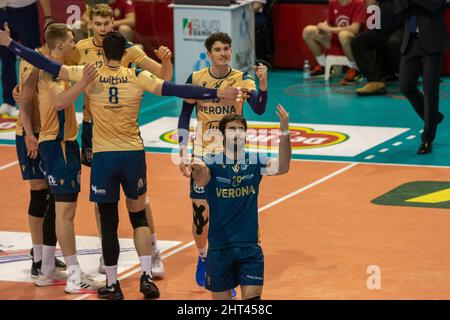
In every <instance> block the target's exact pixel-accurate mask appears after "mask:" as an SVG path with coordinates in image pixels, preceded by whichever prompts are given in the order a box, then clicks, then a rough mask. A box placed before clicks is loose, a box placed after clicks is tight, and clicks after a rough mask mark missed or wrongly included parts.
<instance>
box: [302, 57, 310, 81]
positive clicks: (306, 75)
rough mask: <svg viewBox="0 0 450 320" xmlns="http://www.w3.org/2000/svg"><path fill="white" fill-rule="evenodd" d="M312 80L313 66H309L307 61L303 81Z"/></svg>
mask: <svg viewBox="0 0 450 320" xmlns="http://www.w3.org/2000/svg"><path fill="white" fill-rule="evenodd" d="M309 78H311V66H310V65H309V61H308V60H305V63H304V64H303V79H309Z"/></svg>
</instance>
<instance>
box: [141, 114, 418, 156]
mask: <svg viewBox="0 0 450 320" xmlns="http://www.w3.org/2000/svg"><path fill="white" fill-rule="evenodd" d="M177 124H178V117H162V118H159V119H157V120H154V121H152V122H150V123H147V124H145V125H143V126H140V128H139V129H140V132H141V136H142V138H143V140H144V144H145V146H146V147H151V148H162V149H166V150H167V152H173V153H176V154H178V136H177V130H176V128H177ZM196 125H197V121H196V119H191V126H192V127H191V132H190V141H192V138H193V135H194V133H193V128H195V127H196ZM248 125H249V130H248V132H247V136H248V137H247V147H248V148H249V151H251V152H260V153H264V152H267V153H276V152H277V151H278V147H277V144H278V143H279V129H278V128H279V125H280V124H279V123H277V122H264V121H248ZM290 131H291V141H292V147H293V150H292V153H293V154H294V155H295V154H298V155H314V156H333V157H355V156H358V155H359V154H361V153H363V152H366V151H369V150H371V149H372V148H375V147H378V146H379V145H381V144H382V143H385V142H387V141H389V140H391V139H394V138H396V137H398V136H399V135H401V134H404V133H406V132H407V131H409V128H395V127H375V126H353V125H352V126H351V125H333V124H312V123H295V122H293V123H291V127H290ZM207 133H208V132H207Z"/></svg>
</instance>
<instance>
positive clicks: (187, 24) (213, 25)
mask: <svg viewBox="0 0 450 320" xmlns="http://www.w3.org/2000/svg"><path fill="white" fill-rule="evenodd" d="M182 24H183V35H184V36H185V37H204V38H206V37H208V36H209V35H210V34H212V33H215V32H220V31H221V29H222V28H221V24H220V20H219V19H192V18H183V20H182Z"/></svg>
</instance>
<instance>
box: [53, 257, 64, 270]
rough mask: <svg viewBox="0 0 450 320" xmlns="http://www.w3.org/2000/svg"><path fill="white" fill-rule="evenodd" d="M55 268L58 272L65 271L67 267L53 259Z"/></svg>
mask: <svg viewBox="0 0 450 320" xmlns="http://www.w3.org/2000/svg"><path fill="white" fill-rule="evenodd" d="M55 268H57V269H60V270H66V269H67V266H66V264H65V263H64V262H62V261H61V260H59V259H58V258H56V257H55Z"/></svg>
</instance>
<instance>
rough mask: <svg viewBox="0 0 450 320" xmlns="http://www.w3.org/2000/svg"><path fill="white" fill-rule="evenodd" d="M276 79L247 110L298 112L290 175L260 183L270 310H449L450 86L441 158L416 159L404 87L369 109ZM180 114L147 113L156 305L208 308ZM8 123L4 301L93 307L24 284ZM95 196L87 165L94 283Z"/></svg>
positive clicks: (342, 94)
mask: <svg viewBox="0 0 450 320" xmlns="http://www.w3.org/2000/svg"><path fill="white" fill-rule="evenodd" d="M269 79H270V80H269V90H270V91H269V104H268V109H267V111H266V113H265V114H264V115H263V116H261V117H260V116H257V115H255V114H253V113H252V112H251V110H250V108H249V107H248V108H247V110H246V112H245V115H246V117H247V118H248V119H249V120H251V122H250V124H251V127H253V128H257V127H258V126H259V127H261V128H267V127H270V126H271V125H276V124H277V117H276V115H275V106H276V104H277V103H282V104H283V105H284V106H285V108H286V109H287V110H288V111H289V112H290V117H291V124H292V131H293V141H294V142H293V145H294V151H293V152H294V156H293V157H294V161H293V162H292V166H291V171H290V172H289V174H287V175H284V176H280V177H266V178H264V179H263V182H262V187H261V192H260V201H259V208H260V229H261V234H262V247H263V250H264V253H265V262H266V264H265V266H266V267H265V286H264V291H263V299H448V297H450V215H449V216H447V215H446V214H449V211H447V210H448V209H449V208H450V170H449V166H450V112H449V108H450V101H449V99H448V95H449V92H450V79H447V78H443V82H442V84H441V100H440V103H441V108H440V109H441V111H442V112H443V113H444V114H445V116H446V118H445V119H444V121H443V122H442V123H441V124H440V126H439V130H438V135H437V139H436V141H435V143H434V145H433V147H434V149H433V153H431V154H429V155H423V156H418V155H416V150H417V147H418V146H419V143H420V130H421V129H422V127H421V123H420V121H419V118H418V117H417V116H416V114H415V113H414V111H413V109H412V107H410V106H409V104H408V103H407V102H406V101H405V100H404V99H403V98H402V97H401V94H400V93H399V91H398V87H397V85H396V84H391V85H389V90H388V94H387V95H385V96H380V97H370V98H361V97H357V96H355V95H353V94H352V91H353V90H354V87H348V86H347V87H342V86H339V85H338V84H337V79H333V81H332V84H331V85H330V86H324V84H323V79H315V80H310V81H306V82H305V81H303V80H302V79H301V74H300V72H297V71H275V72H271V73H270V74H269ZM80 107H81V105H80V104H78V110H79V111H81V108H80ZM180 107H181V103H180V100H179V99H177V98H161V97H155V96H151V95H145V98H144V102H143V105H142V110H141V113H140V124H141V132H142V137H143V139H144V141H145V144H146V146H147V148H146V149H147V151H148V154H147V165H148V179H149V196H150V200H151V206H152V209H153V212H154V217H155V222H156V227H157V236H158V239H159V240H160V247H161V248H162V249H164V251H163V258H164V263H165V267H166V277H165V279H163V280H158V281H157V285H158V287H159V288H160V291H161V299H209V298H210V294H209V293H208V292H207V291H205V290H204V289H202V288H198V287H197V285H196V283H195V280H194V272H195V266H196V261H197V257H196V249H195V246H194V244H193V241H192V235H191V210H190V202H189V198H188V189H189V188H188V179H186V178H184V177H183V176H181V175H180V173H179V171H178V167H177V166H176V165H175V164H173V163H172V161H171V155H170V153H171V151H172V149H173V148H176V144H174V143H173V142H174V140H175V138H174V136H173V135H172V131H173V130H174V129H176V123H177V118H176V117H177V116H178V114H179V112H180ZM0 121H1V122H0V128H2V129H0V143H1V144H2V146H0V155H1V156H0V190H1V193H0V250H2V251H1V252H0V299H96V296H95V295H67V294H64V293H63V288H62V287H48V288H36V287H35V286H34V285H33V283H32V281H31V278H29V268H30V265H31V261H30V258H29V257H28V255H27V253H28V250H29V248H30V245H31V240H30V236H29V233H28V226H27V214H26V212H27V205H28V192H29V191H28V187H27V184H26V183H25V182H24V181H22V180H21V177H20V170H19V167H18V165H17V162H16V153H15V148H14V131H13V130H14V126H13V124H12V123H13V120H12V119H7V118H3V119H1V120H0ZM301 137H302V138H301ZM175 152H176V149H175ZM88 191H89V169H86V168H85V167H83V172H82V193H81V195H80V197H79V202H78V210H77V216H76V221H75V225H76V232H77V235H78V236H79V237H78V238H77V245H78V249H79V256H80V258H79V260H80V264H81V266H82V269H84V270H85V271H87V272H95V271H96V268H97V263H98V258H99V255H100V242H99V240H98V237H97V230H96V225H95V218H94V213H93V206H92V204H91V203H89V201H88ZM120 208H121V212H120V214H121V216H120V218H121V222H120V227H119V228H120V230H119V234H120V237H121V248H122V254H121V260H120V265H121V268H120V272H121V279H122V280H121V285H122V289H123V291H124V294H125V298H126V299H141V295H140V293H139V292H138V281H139V267H138V260H137V257H136V254H135V252H134V251H133V249H132V247H133V245H132V240H131V236H132V230H131V226H130V223H129V221H128V215H127V213H126V210H125V205H124V204H123V203H121V204H120ZM95 275H97V276H99V278H100V279H101V277H100V275H99V274H95ZM238 295H240V293H239V292H238Z"/></svg>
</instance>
